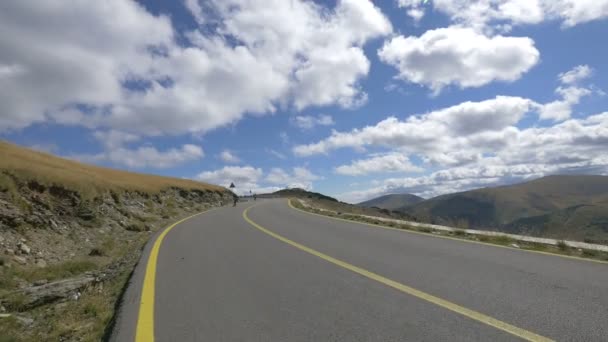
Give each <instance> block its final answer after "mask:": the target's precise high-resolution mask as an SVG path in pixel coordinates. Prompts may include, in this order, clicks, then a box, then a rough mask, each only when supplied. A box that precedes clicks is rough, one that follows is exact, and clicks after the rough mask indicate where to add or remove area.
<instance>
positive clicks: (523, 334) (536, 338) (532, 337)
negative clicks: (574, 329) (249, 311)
mask: <svg viewBox="0 0 608 342" xmlns="http://www.w3.org/2000/svg"><path fill="white" fill-rule="evenodd" d="M289 205H290V206H291V207H292V208H294V207H293V206H292V205H291V202H289ZM254 206H255V205H253V206H250V207H248V208H247V209H245V210H244V211H243V218H244V219H245V221H247V222H248V223H249V224H251V225H252V226H253V227H255V228H256V229H258V230H259V231H261V232H263V233H265V234H268V235H270V236H272V237H273V238H275V239H277V240H280V241H282V242H284V243H286V244H288V245H290V246H293V247H295V248H297V249H299V250H302V251H304V252H306V253H309V254H312V255H314V256H316V257H319V258H321V259H323V260H325V261H328V262H330V263H332V264H334V265H337V266H339V267H342V268H344V269H347V270H349V271H352V272H355V273H357V274H359V275H362V276H364V277H366V278H368V279H371V280H374V281H377V282H379V283H381V284H384V285H386V286H389V287H392V288H394V289H396V290H398V291H401V292H404V293H406V294H409V295H411V296H414V297H417V298H419V299H422V300H425V301H427V302H430V303H433V304H435V305H438V306H440V307H443V308H445V309H448V310H450V311H453V312H456V313H458V314H461V315H463V316H466V317H468V318H471V319H473V320H476V321H478V322H481V323H484V324H487V325H489V326H492V327H494V328H496V329H499V330H502V331H505V332H507V333H509V334H512V335H514V336H517V337H520V338H522V339H524V340H527V341H532V342H548V341H552V340H551V339H549V338H546V337H544V336H541V335H538V334H535V333H533V332H531V331H527V330H525V329H521V328H518V327H516V326H513V325H511V324H508V323H506V322H503V321H500V320H498V319H495V318H493V317H490V316H487V315H484V314H482V313H480V312H477V311H475V310H471V309H468V308H465V307H463V306H460V305H458V304H455V303H452V302H450V301H447V300H445V299H442V298H439V297H436V296H433V295H431V294H428V293H426V292H423V291H420V290H417V289H415V288H413V287H410V286H407V285H405V284H402V283H399V282H397V281H394V280H391V279H388V278H386V277H383V276H381V275H379V274H376V273H374V272H370V271H368V270H366V269H363V268H360V267H357V266H355V265H352V264H349V263H347V262H345V261H342V260H339V259H336V258H333V257H331V256H329V255H327V254H324V253H321V252H319V251H317V250H314V249H312V248H310V247H307V246H304V245H302V244H300V243H297V242H295V241H292V240H290V239H288V238H286V237H284V236H281V235H279V234H277V233H275V232H273V231H271V230H269V229H267V228H264V227H262V226H261V225H259V224H258V223H256V222H254V221H253V220H251V218H249V216H248V215H247V213H248V212H249V209H251V208H253V207H254ZM294 209H297V208H294ZM304 212H306V211H304ZM306 213H307V212H306Z"/></svg>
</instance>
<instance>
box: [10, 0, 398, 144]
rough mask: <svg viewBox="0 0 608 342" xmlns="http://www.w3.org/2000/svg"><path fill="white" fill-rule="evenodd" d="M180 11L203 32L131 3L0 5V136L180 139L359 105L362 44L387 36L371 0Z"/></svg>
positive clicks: (237, 1)
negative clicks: (83, 132) (61, 129)
mask: <svg viewBox="0 0 608 342" xmlns="http://www.w3.org/2000/svg"><path fill="white" fill-rule="evenodd" d="M185 6H186V8H187V9H188V10H189V11H191V13H193V15H194V17H195V18H196V20H197V21H198V22H199V23H201V24H204V25H203V26H201V28H197V29H194V30H192V31H189V32H179V31H176V29H175V28H174V26H173V25H172V23H171V20H170V19H169V17H167V16H163V15H154V14H151V13H150V12H148V11H147V10H146V9H145V8H144V7H143V6H141V5H140V4H138V3H137V2H136V1H133V0H107V1H93V2H89V1H82V0H69V1H60V0H48V1H44V2H28V1H10V2H6V3H4V4H2V5H1V10H0V88H1V89H2V92H0V130H6V129H21V128H24V127H27V126H29V125H31V124H33V123H37V122H49V121H51V122H56V123H60V124H65V125H81V126H85V127H88V128H92V129H98V130H99V129H101V130H107V129H111V130H117V131H124V132H129V133H135V134H138V135H140V136H143V135H177V134H184V133H204V132H207V131H209V130H213V129H215V128H218V127H222V126H225V125H228V124H231V123H234V122H237V121H238V120H240V119H241V118H242V117H243V116H244V115H246V113H249V114H251V115H263V114H268V113H273V112H275V111H276V110H277V108H279V107H295V108H296V109H303V108H305V107H308V106H323V105H339V106H342V107H353V106H357V105H360V104H361V103H363V102H364V101H365V99H366V94H365V92H363V91H362V90H361V89H360V86H359V82H360V80H361V79H363V78H364V77H365V76H367V74H368V72H369V60H368V59H367V57H366V56H365V54H364V50H363V45H364V44H366V43H367V42H368V41H369V40H371V39H374V38H376V37H382V36H385V35H387V34H389V33H390V32H391V31H392V27H391V24H390V22H389V21H388V19H387V18H386V17H385V16H384V14H383V13H382V12H381V11H380V10H379V9H378V7H376V6H374V5H373V3H372V2H371V1H369V0H342V1H339V2H338V4H337V5H336V6H335V7H334V8H331V9H330V8H328V7H325V6H322V5H319V4H316V3H314V2H312V1H302V0H294V1H282V0H274V1H245V0H229V1H224V0H222V1H220V0H209V1H194V0H188V1H186V2H185ZM211 13H212V14H213V15H212V16H210V14H211ZM49 18H52V20H49ZM83 28H86V29H83ZM177 36H180V39H181V37H184V38H185V39H181V40H180V42H179V43H178V42H177V39H176V37H177ZM24 42H27V44H24ZM261 75H263V77H261ZM227 99H229V100H227Z"/></svg>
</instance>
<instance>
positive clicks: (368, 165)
mask: <svg viewBox="0 0 608 342" xmlns="http://www.w3.org/2000/svg"><path fill="white" fill-rule="evenodd" d="M334 171H335V172H336V173H337V174H340V175H347V176H361V175H368V174H373V173H391V172H400V173H411V172H422V171H423V169H422V168H420V167H418V166H416V165H414V164H412V162H411V161H410V160H409V158H408V157H407V156H406V155H404V154H401V153H388V154H381V155H373V156H371V157H369V158H367V159H359V160H355V161H353V162H352V163H351V164H349V165H341V166H338V167H336V168H335V170H334Z"/></svg>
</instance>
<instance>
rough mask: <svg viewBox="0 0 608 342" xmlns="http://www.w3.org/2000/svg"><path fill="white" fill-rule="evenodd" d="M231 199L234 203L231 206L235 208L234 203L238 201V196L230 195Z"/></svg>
mask: <svg viewBox="0 0 608 342" xmlns="http://www.w3.org/2000/svg"><path fill="white" fill-rule="evenodd" d="M232 199H233V200H234V203H233V204H232V206H233V207H236V202H238V201H239V196H237V195H235V194H232Z"/></svg>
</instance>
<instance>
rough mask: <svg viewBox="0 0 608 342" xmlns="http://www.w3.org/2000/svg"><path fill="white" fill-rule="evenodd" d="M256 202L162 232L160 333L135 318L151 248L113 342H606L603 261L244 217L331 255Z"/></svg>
mask: <svg viewBox="0 0 608 342" xmlns="http://www.w3.org/2000/svg"><path fill="white" fill-rule="evenodd" d="M252 204H254V202H248V203H241V204H239V205H238V206H237V207H236V208H233V207H224V208H220V209H217V210H213V211H210V212H208V213H205V214H202V215H200V216H197V217H195V218H192V219H190V220H187V221H185V222H183V223H181V224H179V225H177V226H176V227H174V228H173V229H172V230H171V231H169V232H168V233H167V234H166V236H165V237H164V240H163V241H162V244H160V248H159V252H158V259H157V262H156V263H155V266H156V267H155V271H156V273H155V281H153V282H152V285H148V286H151V287H152V288H153V290H154V292H153V295H152V297H153V304H154V309H153V315H151V316H150V317H152V318H151V325H150V326H149V327H146V326H145V324H142V323H141V322H140V325H141V326H139V329H140V330H139V331H138V315H140V314H141V313H140V312H139V311H140V307H141V306H140V302H141V301H145V300H146V298H142V287H143V286H144V285H143V283H144V276H145V273H146V266H147V265H146V263H147V258H148V256H149V255H150V249H151V246H148V247H147V249H146V251H145V253H144V258H143V259H142V262H141V263H140V265H139V266H138V267H137V269H136V271H135V273H134V276H133V279H132V282H131V284H130V286H129V288H128V290H127V292H126V294H125V297H124V302H123V305H122V308H121V310H120V315H119V319H118V322H117V324H116V327H115V329H114V332H113V335H112V340H114V341H134V340H135V336H136V333H139V334H140V335H138V336H139V337H140V340H142V341H144V340H150V338H149V337H148V338H146V339H144V338H143V337H142V336H146V335H143V334H141V332H142V331H147V332H149V333H152V331H153V336H154V337H155V341H182V342H187V341H521V340H524V339H525V338H524V339H522V338H521V337H517V336H516V334H513V333H510V332H509V329H508V328H507V329H501V328H500V324H508V325H509V326H511V327H514V328H515V329H520V330H519V331H523V332H525V333H528V334H529V335H524V337H526V336H527V337H528V339H529V340H535V339H540V338H541V337H544V338H547V339H552V340H557V341H608V264H602V263H595V262H590V261H582V260H574V259H567V258H562V257H556V256H548V255H542V254H537V253H530V252H525V251H519V250H513V249H505V248H498V247H492V246H487V245H480V244H474V243H469V242H461V241H454V240H448V239H442V238H437V237H433V236H427V235H420V234H414V233H408V232H404V231H396V230H388V229H381V228H375V227H370V226H366V225H362V224H357V223H349V222H343V221H337V220H333V219H330V218H325V217H319V216H315V215H311V214H307V213H303V212H300V211H297V210H295V209H292V208H290V207H289V206H288V204H287V201H286V200H263V201H258V202H257V203H255V206H254V207H253V208H251V209H249V210H248V213H247V216H248V217H249V218H250V219H251V220H252V221H253V222H255V223H256V224H257V225H258V226H259V227H261V228H262V229H266V230H267V231H269V232H271V234H272V233H274V234H278V235H280V236H281V237H283V238H285V239H289V240H290V241H291V242H293V244H300V245H301V246H305V247H304V248H310V249H312V250H314V252H316V253H320V255H322V256H324V257H325V259H324V258H323V257H319V256H317V255H313V254H311V253H310V251H306V250H302V249H299V248H297V247H296V246H294V245H293V244H289V243H286V242H285V241H281V240H279V239H277V238H276V237H275V236H271V235H269V234H268V233H267V232H264V231H262V230H260V229H259V228H256V227H254V226H253V225H252V224H250V223H249V222H247V221H246V220H245V219H244V216H243V211H244V210H245V209H246V208H247V207H250V206H251V205H252ZM149 245H152V243H150V244H149ZM327 258H334V259H335V260H338V262H344V263H345V264H346V265H347V266H346V268H345V267H343V266H340V265H337V264H336V263H332V262H331V261H328V260H327ZM153 266H154V265H153ZM351 266H352V267H356V268H357V269H359V270H363V271H361V272H373V274H374V276H372V277H371V278H370V277H368V276H365V275H362V274H360V273H356V272H353V270H352V269H348V267H351ZM149 269H150V267H148V270H149ZM376 275H377V276H378V277H381V279H385V280H390V281H394V282H396V283H397V284H400V285H404V286H407V287H408V288H409V289H412V291H416V290H418V291H421V292H420V293H417V294H419V295H418V296H416V295H412V294H409V293H404V292H403V291H400V290H398V289H395V288H392V287H389V286H387V285H386V284H384V283H382V282H379V281H378V280H377V279H373V277H375V276H376ZM148 294H149V293H148ZM424 296H432V297H431V298H438V299H439V300H441V301H444V303H448V305H447V306H440V305H437V304H436V303H432V300H431V302H429V301H428V300H426V299H424V298H420V297H424ZM143 297H145V295H144V296H143ZM442 303H443V302H442ZM454 307H456V308H460V309H461V311H459V310H458V309H457V310H455V311H453V310H450V309H451V308H454ZM462 310H473V311H472V312H474V315H472V317H467V315H464V314H463V313H462ZM477 315H479V316H477ZM480 317H481V318H480ZM488 320H492V321H491V322H493V324H488ZM535 336H536V337H535ZM138 342H139V341H138Z"/></svg>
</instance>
